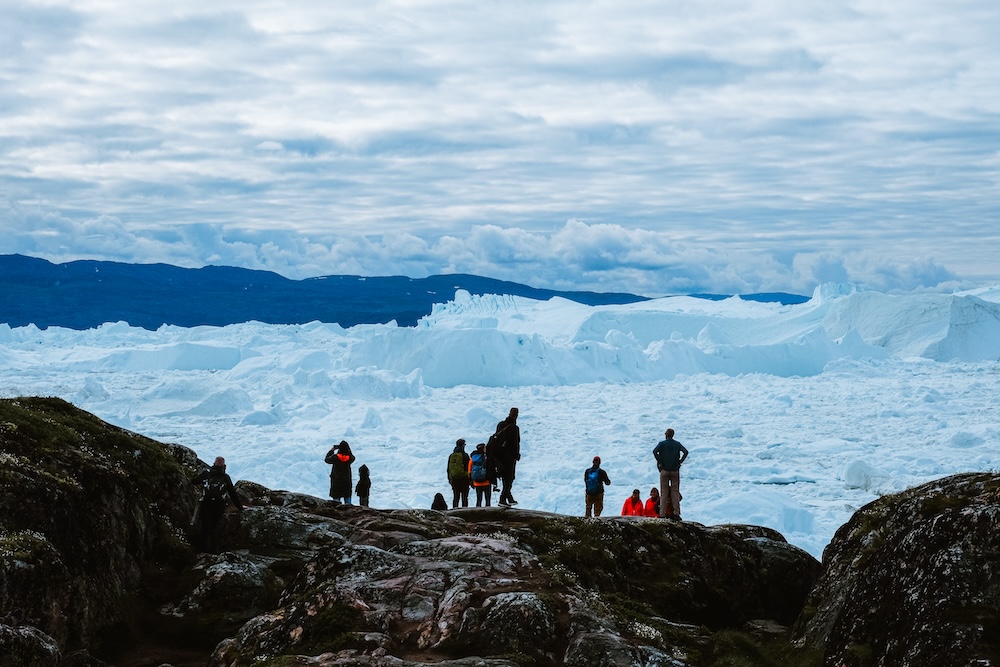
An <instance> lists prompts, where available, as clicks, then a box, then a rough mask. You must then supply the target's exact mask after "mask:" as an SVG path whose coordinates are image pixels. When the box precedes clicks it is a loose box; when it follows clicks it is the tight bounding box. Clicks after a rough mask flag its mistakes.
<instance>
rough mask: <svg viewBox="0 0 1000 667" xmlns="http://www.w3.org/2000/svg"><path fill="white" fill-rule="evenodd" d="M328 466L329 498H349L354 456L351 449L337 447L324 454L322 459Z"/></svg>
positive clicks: (342, 446) (341, 446)
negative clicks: (324, 456)
mask: <svg viewBox="0 0 1000 667" xmlns="http://www.w3.org/2000/svg"><path fill="white" fill-rule="evenodd" d="M323 460H324V461H326V462H327V463H329V464H330V466H331V467H330V497H331V498H350V497H351V487H352V486H353V480H352V477H351V464H352V463H354V461H355V458H354V454H352V453H351V448H350V447H349V446H345V445H337V446H336V447H334V448H332V449H331V450H330V451H328V452H327V453H326V458H325V459H323Z"/></svg>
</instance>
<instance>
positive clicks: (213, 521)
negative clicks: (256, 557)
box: [192, 456, 243, 554]
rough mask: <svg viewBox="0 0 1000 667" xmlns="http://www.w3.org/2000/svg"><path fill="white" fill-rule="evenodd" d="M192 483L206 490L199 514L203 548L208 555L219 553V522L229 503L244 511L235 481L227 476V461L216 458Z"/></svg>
mask: <svg viewBox="0 0 1000 667" xmlns="http://www.w3.org/2000/svg"><path fill="white" fill-rule="evenodd" d="M192 483H193V484H195V485H196V486H198V485H200V486H202V487H203V489H204V490H203V492H202V496H201V501H200V503H199V505H198V514H197V518H199V519H200V520H201V548H202V550H203V551H205V552H207V553H213V554H215V553H219V548H220V546H221V538H220V537H219V531H218V527H219V521H220V520H221V519H222V515H223V514H225V513H226V508H228V507H229V501H230V500H232V501H233V504H234V505H236V509H238V510H239V511H240V512H242V511H243V502H242V501H241V500H240V496H239V494H237V493H236V488H235V487H234V486H233V480H232V478H230V477H229V475H227V474H226V459H224V458H222V457H221V456H217V457H215V463H213V464H212V467H211V468H209V469H208V470H206V471H204V472H202V473H201V474H199V475H198V476H197V477H195V478H194V479H193V480H192Z"/></svg>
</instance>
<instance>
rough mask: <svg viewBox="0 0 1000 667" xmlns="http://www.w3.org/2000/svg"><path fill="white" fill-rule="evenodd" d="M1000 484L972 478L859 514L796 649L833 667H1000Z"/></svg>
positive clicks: (820, 586)
mask: <svg viewBox="0 0 1000 667" xmlns="http://www.w3.org/2000/svg"><path fill="white" fill-rule="evenodd" d="M998 494H1000V476H997V475H993V474H987V473H982V474H968V475H958V476H954V477H949V478H946V479H942V480H938V481H934V482H929V483H927V484H924V485H922V486H919V487H916V488H914V489H909V490H907V491H904V492H902V493H898V494H895V495H891V496H885V497H883V498H880V499H878V500H876V501H875V502H873V503H871V504H869V505H866V506H865V507H863V508H861V509H860V510H858V511H857V512H856V513H855V514H854V516H853V517H851V520H850V521H849V522H848V523H847V524H845V525H844V526H843V527H841V529H840V530H838V531H837V533H836V535H835V536H834V539H833V540H832V541H831V543H830V545H829V546H828V547H827V549H826V550H825V552H824V554H823V563H824V571H823V574H822V577H821V578H820V579H819V581H818V582H817V584H816V587H815V588H814V590H813V592H812V593H811V594H810V596H809V598H808V600H807V602H806V607H805V610H804V611H803V614H802V617H801V618H800V619H799V621H798V623H797V625H796V629H795V633H796V641H797V642H798V643H799V644H800V645H802V646H806V647H812V648H814V649H817V650H820V651H822V652H823V653H824V655H825V658H824V664H828V665H845V666H864V665H894V666H896V667H909V666H913V667H918V666H919V667H923V666H925V665H934V666H935V667H950V666H952V665H954V666H955V667H958V666H962V667H966V666H968V665H996V664H1000V569H998V568H997V567H996V563H997V557H998V555H1000V530H998V528H1000V497H998Z"/></svg>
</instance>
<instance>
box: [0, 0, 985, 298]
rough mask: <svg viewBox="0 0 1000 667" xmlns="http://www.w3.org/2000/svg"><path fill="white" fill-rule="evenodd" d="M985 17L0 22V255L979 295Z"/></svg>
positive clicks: (415, 15)
mask: <svg viewBox="0 0 1000 667" xmlns="http://www.w3.org/2000/svg"><path fill="white" fill-rule="evenodd" d="M998 29H1000V5H998V4H997V3H996V2H995V0H957V1H955V2H949V3H942V2H936V1H934V2H931V1H928V0H907V2H901V1H899V0H878V1H877V2H875V1H871V0H851V1H845V2H836V3H833V2H821V3H801V2H789V1H787V0H784V1H782V0H730V1H722V2H717V1H712V2H698V3H691V2H678V1H676V0H666V1H664V0H656V1H641V0H639V1H635V2H628V3H619V2H615V3H612V2H595V1H584V2H579V1H577V0H574V1H573V2H568V1H563V0H553V1H551V2H543V3H540V2H523V1H519V0H512V1H510V2H477V3H464V2H453V1H451V2H449V1H446V0H423V1H420V0H418V1H413V0H410V1H401V0H400V1H386V2H365V3H356V2H344V1H341V0H323V1H322V2H320V1H307V2H297V3H285V2H273V1H271V0H240V1H239V2H233V1H231V0H219V1H217V2H211V3H205V2H191V1H190V0H178V1H177V2H171V3H161V2H149V1H148V0H137V1H136V2H130V3H118V2H107V1H106V0H72V2H70V1H69V0H44V1H43V0H39V1H32V0H22V1H19V2H13V3H10V2H4V3H0V252H2V253H22V254H27V255H32V256H36V257H43V258H45V259H49V260H51V261H55V262H63V261H69V260H74V259H101V260H116V261H125V262H141V263H149V262H166V263H171V264H176V265H180V266H188V267H198V266H204V265H207V264H225V265H232V266H242V267H248V268H255V269H267V270H271V271H275V272H277V273H280V274H282V275H285V276H287V277H289V278H296V279H298V278H306V277H312V276H319V275H331V274H355V275H408V276H410V277H424V276H427V275H432V274H441V273H456V272H457V273H473V274H478V275H485V276H490V277H494V278H500V279H506V280H514V281H516V282H521V283H526V284H530V285H533V286H536V287H545V288H555V289H591V290H600V291H625V292H632V293H637V294H643V295H647V296H659V295H667V294H684V293H698V292H712V293H724V294H736V293H743V294H746V293H753V292H761V291H786V292H793V293H799V294H806V295H808V294H810V293H811V292H812V290H813V289H814V288H815V287H816V286H817V285H820V284H823V283H827V282H838V283H847V282H850V283H854V284H858V285H863V286H866V287H870V288H872V289H877V290H881V291H885V292H890V293H912V292H928V291H931V292H938V293H947V292H951V291H954V290H956V289H971V288H974V287H978V286H983V285H988V284H993V283H995V282H1000V268H998V264H997V262H996V261H995V257H996V254H997V251H998V250H1000V238H998V235H1000V232H998V229H1000V225H998V224H997V222H998V217H1000V216H998V214H1000V182H998V181H1000V178H998V174H1000V168H998V167H1000V152H998V148H1000V81H998V74H997V73H998V72H1000V42H998V41H997V40H996V39H995V36H996V34H997V31H998Z"/></svg>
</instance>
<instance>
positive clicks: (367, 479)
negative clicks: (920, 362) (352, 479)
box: [354, 465, 372, 507]
mask: <svg viewBox="0 0 1000 667" xmlns="http://www.w3.org/2000/svg"><path fill="white" fill-rule="evenodd" d="M371 491H372V478H371V474H370V473H369V472H368V466H365V465H363V466H361V467H360V468H358V485H357V486H355V487H354V493H356V494H358V504H359V505H361V506H362V507H368V498H369V496H370V495H371Z"/></svg>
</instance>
